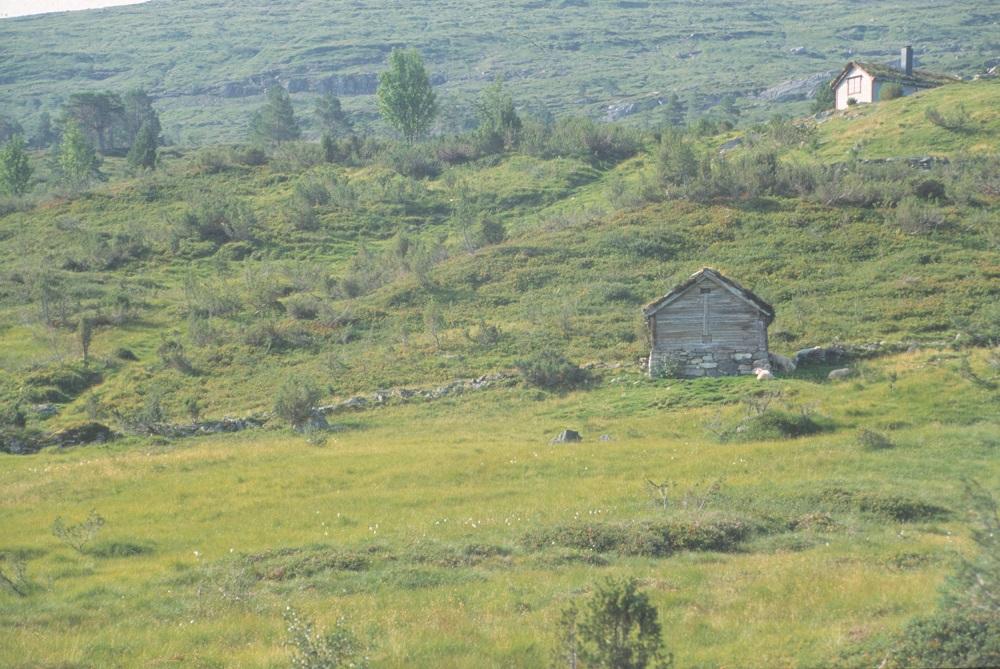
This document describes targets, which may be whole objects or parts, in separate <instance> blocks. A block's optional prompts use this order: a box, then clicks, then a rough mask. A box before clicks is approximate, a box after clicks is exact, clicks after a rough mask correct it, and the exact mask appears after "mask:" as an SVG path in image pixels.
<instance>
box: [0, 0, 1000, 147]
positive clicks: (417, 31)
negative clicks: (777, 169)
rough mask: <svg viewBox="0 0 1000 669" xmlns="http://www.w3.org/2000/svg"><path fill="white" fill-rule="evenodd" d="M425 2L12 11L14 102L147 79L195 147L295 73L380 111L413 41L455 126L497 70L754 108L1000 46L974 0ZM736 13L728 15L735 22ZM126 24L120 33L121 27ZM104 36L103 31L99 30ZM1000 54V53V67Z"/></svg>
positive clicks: (647, 114)
mask: <svg viewBox="0 0 1000 669" xmlns="http://www.w3.org/2000/svg"><path fill="white" fill-rule="evenodd" d="M467 9H468V8H467V5H466V4H465V3H461V2H447V1H445V0H433V1H431V0H425V1H423V2H410V3H408V5H407V11H405V12H400V11H398V8H397V7H396V5H395V4H393V3H386V2H363V3H357V2H344V1H342V0H336V1H333V0H325V1H322V0H310V1H308V2H302V1H295V2H291V1H290V0H283V1H281V2H269V3H266V7H265V6H259V5H252V4H250V5H248V4H246V3H242V2H236V1H234V0H225V1H217V2H199V1H197V0H170V1H155V2H150V3H145V4H142V5H138V6H133V7H121V8H109V9H106V10H100V11H91V12H77V13H73V14H64V15H43V16H35V17H25V18H18V19H8V20H4V21H3V22H2V23H0V44H2V45H3V46H2V48H0V70H2V71H3V76H2V79H0V85H2V88H0V91H2V92H3V95H2V101H0V114H2V115H5V116H12V117H14V118H16V119H19V120H20V121H21V122H22V124H23V125H24V126H25V127H26V128H28V129H29V131H30V130H31V129H33V128H34V126H35V119H36V118H37V116H38V114H39V113H40V111H41V110H44V109H48V110H49V111H52V112H55V111H56V110H57V109H58V106H59V104H60V103H61V102H62V101H63V100H65V99H66V98H67V97H68V96H69V95H70V94H71V93H74V92H78V91H80V90H106V89H113V90H119V91H120V90H124V89H125V88H128V87H130V86H145V87H146V88H148V89H150V91H151V92H152V93H153V94H154V95H155V96H156V97H157V98H158V100H157V107H158V108H159V109H160V110H161V113H162V114H163V120H164V128H165V131H166V134H167V136H168V137H169V138H170V139H172V140H173V141H174V142H179V143H181V144H185V145H190V144H198V145H200V144H214V143H217V142H219V141H240V140H242V139H243V138H244V137H245V134H246V126H247V123H248V119H249V115H250V113H251V112H252V111H253V110H254V109H255V108H256V107H258V106H259V105H260V103H261V101H262V86H263V85H265V84H266V83H267V82H269V81H273V80H277V81H280V82H282V83H283V84H285V85H287V86H289V87H290V88H291V89H292V90H293V91H294V92H295V95H294V96H293V98H294V100H295V101H296V103H297V104H298V105H299V107H300V111H302V113H303V115H305V109H306V107H307V106H311V105H310V103H311V100H312V98H313V97H315V95H316V91H317V90H318V89H319V88H321V87H323V86H332V87H333V88H335V89H336V90H337V91H339V92H341V93H342V95H343V97H344V102H345V105H346V107H347V108H348V109H349V110H351V111H353V112H355V113H357V114H359V115H360V118H361V119H362V120H364V121H365V122H368V123H371V124H374V122H375V121H374V111H375V107H374V101H373V99H372V96H371V94H370V93H371V92H372V91H371V87H372V85H373V83H374V79H373V78H372V77H373V75H374V74H375V73H377V72H378V71H379V70H381V69H382V68H383V66H384V62H385V59H386V56H387V54H388V52H389V51H390V50H391V49H392V48H393V47H396V46H406V45H408V46H414V47H416V48H418V49H420V51H421V52H422V53H423V54H424V56H425V58H426V59H427V60H428V62H429V65H430V68H431V70H432V72H434V73H435V75H436V76H437V77H438V79H436V81H438V82H439V83H438V91H439V93H440V95H441V97H442V100H443V102H444V105H443V106H444V110H445V113H444V117H443V119H442V125H443V126H445V127H448V128H451V129H453V128H455V127H456V126H460V125H461V124H463V123H464V122H465V121H466V120H467V119H468V118H469V117H470V116H471V115H472V114H471V108H472V107H471V103H472V101H473V100H474V99H475V96H477V95H478V93H479V91H480V90H481V89H482V88H483V87H485V86H486V85H488V84H489V83H490V82H491V81H493V80H494V79H495V78H496V77H497V76H500V77H504V78H505V79H507V81H508V82H509V83H510V86H511V88H512V90H513V91H514V94H515V97H516V98H517V99H518V100H520V101H521V102H522V104H523V105H524V106H525V108H526V109H528V110H531V111H533V112H534V113H536V114H541V113H554V114H559V115H564V114H566V113H575V114H583V115H591V116H604V115H605V114H607V113H608V109H609V107H611V106H615V105H618V106H624V105H628V104H629V103H633V102H634V103H637V105H636V107H635V111H638V112H639V115H638V116H637V117H636V118H637V119H638V120H640V121H641V122H650V121H656V120H657V114H658V112H657V111H656V104H655V101H656V100H657V99H661V98H663V97H664V96H666V95H669V94H670V93H677V94H679V95H680V96H681V97H682V98H683V99H685V100H688V104H689V105H690V108H691V110H692V111H696V112H697V113H702V112H703V111H704V110H706V109H709V108H711V107H713V106H715V105H717V104H718V103H719V102H720V100H721V99H722V98H723V97H725V96H733V97H735V98H736V99H737V106H738V107H739V108H740V109H742V110H743V111H744V114H745V115H748V116H750V117H753V118H761V117H764V116H766V115H769V114H770V113H773V112H774V111H775V110H776V109H787V111H790V112H793V113H797V112H799V111H801V110H803V109H804V108H805V103H803V102H795V101H794V100H793V101H792V103H791V106H788V104H789V103H788V102H780V101H779V102H775V101H774V96H773V95H764V96H758V94H759V93H760V92H761V91H764V90H766V89H769V88H771V87H774V86H775V85H778V84H782V83H785V82H788V81H790V80H803V79H807V78H809V77H818V78H817V79H816V80H815V81H814V82H813V84H812V85H811V86H810V85H804V86H801V87H800V89H801V90H798V93H793V98H794V95H795V94H798V95H804V94H806V93H809V92H810V89H811V88H812V87H814V86H815V85H816V84H817V83H818V82H819V81H820V80H822V79H823V74H824V73H831V72H833V71H835V70H838V69H839V68H841V67H842V66H843V64H844V63H845V62H846V61H847V60H849V59H851V58H852V57H864V58H865V59H869V60H872V59H874V60H891V59H893V58H895V56H896V54H897V53H898V49H899V47H900V46H902V45H903V44H911V43H912V44H914V45H915V46H916V50H917V56H918V61H919V64H920V65H921V66H924V67H927V68H929V69H933V70H937V71H941V72H944V73H949V74H951V73H954V74H963V75H973V74H978V73H981V72H983V71H984V70H985V68H986V67H987V63H988V62H993V61H991V60H990V59H994V60H995V58H996V56H997V53H996V44H995V42H992V41H991V35H992V32H993V31H995V28H996V25H997V21H998V20H1000V19H998V15H997V14H996V13H995V12H989V11H985V10H984V8H983V6H982V4H981V3H978V2H974V1H972V0H963V1H962V2H957V3H956V2H953V3H949V4H948V5H947V6H940V5H934V4H928V3H920V2H914V1H913V0H882V1H880V2H876V3H868V4H867V5H865V6H864V7H863V8H862V9H861V10H860V11H859V8H858V7H857V5H856V4H854V3H849V2H827V3H816V2H807V1H805V0H795V1H793V2H787V3H783V4H781V5H779V6H775V5H774V4H773V3H766V2H749V3H747V2H744V3H740V4H739V6H738V7H737V6H736V5H733V4H732V3H731V2H723V1H718V0H717V1H714V2H707V3H706V2H699V3H691V2H670V3H667V2H655V3H650V2H590V1H586V0H581V1H575V2H555V1H545V2H528V1H521V2H514V3H511V2H480V3H477V6H476V11H475V12H473V13H471V14H470V13H469V12H468V11H467ZM720 16H724V17H725V19H724V20H721V21H720V18H719V17H720ZM112 26H113V28H112ZM95 36H100V37H99V38H98V37H95ZM994 64H995V63H994Z"/></svg>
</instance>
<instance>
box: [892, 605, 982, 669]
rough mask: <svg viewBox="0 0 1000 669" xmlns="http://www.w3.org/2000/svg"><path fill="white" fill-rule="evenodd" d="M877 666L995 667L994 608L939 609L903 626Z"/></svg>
mask: <svg viewBox="0 0 1000 669" xmlns="http://www.w3.org/2000/svg"><path fill="white" fill-rule="evenodd" d="M880 666H884V667H886V668H887V669H897V668H898V669H902V668H904V667H998V666H1000V615H998V614H997V613H996V612H995V611H992V612H991V611H976V610H965V611H941V612H938V613H936V614H934V615H931V616H926V617H921V618H917V619H916V620H913V621H911V622H910V623H909V624H907V626H906V627H905V628H904V630H903V633H902V635H901V638H900V640H899V642H898V645H897V646H896V647H895V648H894V649H893V650H892V651H891V652H890V653H889V654H888V658H887V661H885V662H882V664H881V665H880Z"/></svg>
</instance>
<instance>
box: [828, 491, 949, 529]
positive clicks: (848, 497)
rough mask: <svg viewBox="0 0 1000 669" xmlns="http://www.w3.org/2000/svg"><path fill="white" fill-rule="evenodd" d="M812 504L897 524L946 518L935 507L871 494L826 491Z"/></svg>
mask: <svg viewBox="0 0 1000 669" xmlns="http://www.w3.org/2000/svg"><path fill="white" fill-rule="evenodd" d="M816 501H817V502H818V503H819V504H821V505H822V506H823V507H824V508H826V509H829V510H831V511H854V512H859V511H860V512H861V513H869V514H872V515H873V516H879V517H881V518H885V519H888V520H892V521H896V522H900V523H910V522H918V521H922V520H940V519H942V518H947V517H948V516H949V515H950V512H949V511H948V509H945V508H943V507H941V506H938V505H936V504H931V503H929V502H925V501H923V500H919V499H913V498H911V497H905V496H900V495H892V494H886V493H882V492H874V491H870V492H869V491H865V492H857V491H852V490H845V489H843V488H830V489H828V490H824V491H823V492H822V493H820V494H819V495H817V496H816Z"/></svg>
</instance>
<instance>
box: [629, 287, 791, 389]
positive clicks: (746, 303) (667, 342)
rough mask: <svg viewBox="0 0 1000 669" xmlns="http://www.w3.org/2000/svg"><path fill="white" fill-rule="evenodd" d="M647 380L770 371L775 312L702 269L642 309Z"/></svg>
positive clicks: (753, 297)
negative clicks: (646, 337) (769, 328)
mask: <svg viewBox="0 0 1000 669" xmlns="http://www.w3.org/2000/svg"><path fill="white" fill-rule="evenodd" d="M644 313H645V314H646V316H647V318H648V323H649V330H650V336H651V340H652V344H653V347H652V351H650V355H649V373H650V375H651V376H660V375H675V376H683V377H698V376H721V375H729V374H751V373H753V371H754V369H755V368H758V367H762V368H765V369H767V368H769V367H770V360H769V356H768V351H767V326H768V324H770V322H771V320H772V319H773V318H774V309H773V307H771V305H769V304H767V303H766V302H764V301H763V300H761V299H760V298H759V297H757V296H756V295H754V294H753V293H751V292H750V291H748V290H746V289H745V288H743V287H742V286H740V285H739V284H737V283H736V282H735V281H733V280H732V279H728V278H726V277H724V276H722V275H721V274H719V273H718V272H717V271H716V270H712V269H710V268H703V269H702V270H700V271H699V272H696V273H695V274H693V275H692V276H691V278H690V279H688V280H687V281H686V282H684V283H682V284H680V285H678V286H677V287H676V288H674V289H673V290H672V291H670V292H669V293H668V294H667V295H665V296H663V297H662V298H660V299H659V300H656V301H655V302H652V303H650V304H649V305H647V306H646V307H645V308H644Z"/></svg>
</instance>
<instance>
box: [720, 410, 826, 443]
mask: <svg viewBox="0 0 1000 669" xmlns="http://www.w3.org/2000/svg"><path fill="white" fill-rule="evenodd" d="M827 429H829V426H828V425H824V424H823V423H822V422H819V421H817V420H816V419H814V418H813V417H812V416H809V415H807V414H804V413H798V414H795V413H789V412H787V411H781V410H780V409H766V410H765V411H763V412H761V413H760V414H758V415H755V416H747V417H746V418H744V419H743V420H742V421H741V422H740V423H739V424H738V425H737V426H736V427H735V428H734V429H732V430H728V431H726V432H725V433H723V441H761V440H765V439H795V438H797V437H804V436H807V435H810V434H818V433H820V432H823V431H824V430H827Z"/></svg>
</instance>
